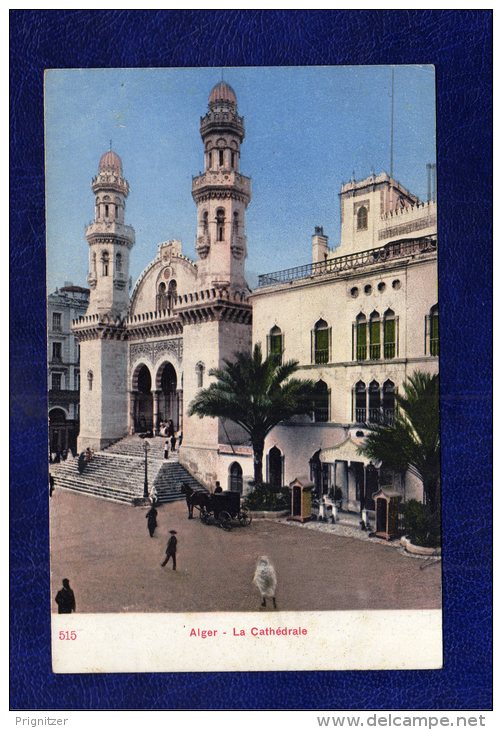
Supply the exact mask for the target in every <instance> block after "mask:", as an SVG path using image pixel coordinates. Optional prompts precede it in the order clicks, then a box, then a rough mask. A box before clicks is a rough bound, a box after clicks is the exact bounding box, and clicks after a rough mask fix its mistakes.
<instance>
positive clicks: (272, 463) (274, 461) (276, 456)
mask: <svg viewBox="0 0 502 730" xmlns="http://www.w3.org/2000/svg"><path fill="white" fill-rule="evenodd" d="M267 471H268V483H269V484H270V486H271V487H273V488H274V489H280V488H281V487H282V481H283V457H282V454H281V451H280V449H278V448H277V446H272V448H271V449H270V451H269V452H268V454H267Z"/></svg>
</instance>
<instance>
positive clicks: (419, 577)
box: [50, 489, 441, 613]
mask: <svg viewBox="0 0 502 730" xmlns="http://www.w3.org/2000/svg"><path fill="white" fill-rule="evenodd" d="M50 510H51V526H50V531H51V576H52V590H51V601H52V610H53V611H54V610H56V609H57V607H56V604H55V602H54V596H55V595H56V592H57V591H58V590H59V588H60V587H61V581H62V579H63V578H69V580H70V583H71V586H72V588H73V590H74V592H75V597H76V604H77V612H93V613H114V612H122V611H125V612H156V611H160V612H169V611H174V612H182V611H188V612H190V611H195V612H197V611H202V612H204V611H257V610H260V597H259V593H258V590H257V589H256V587H255V586H254V585H253V583H252V578H253V574H254V569H255V565H256V561H257V558H258V556H260V555H268V556H269V558H270V559H271V561H272V563H273V565H274V566H275V569H276V573H277V579H278V588H277V610H279V611H280V610H281V609H282V610H287V611H318V610H330V611H334V610H368V609H434V608H440V607H441V564H440V563H438V564H436V565H433V566H431V567H429V568H427V570H420V566H421V565H423V561H421V560H417V559H413V558H410V557H407V556H405V555H403V554H402V553H401V551H400V550H398V549H395V548H393V547H390V546H388V545H385V544H382V543H381V542H380V541H378V540H368V541H361V540H356V539H353V538H350V537H339V536H335V535H331V534H329V533H326V532H321V531H317V530H316V529H308V528H306V527H302V526H298V525H296V524H285V523H279V522H274V521H270V520H262V519H255V520H254V521H253V523H252V524H251V525H250V526H249V527H238V526H236V527H235V528H234V529H233V530H232V531H230V532H226V531H224V530H222V529H219V528H218V527H216V526H215V525H209V526H207V525H204V524H203V523H202V522H201V521H200V520H199V519H198V518H194V519H193V520H188V519H187V509H186V504H185V502H184V501H183V502H176V503H172V504H166V505H162V506H160V507H159V515H158V528H157V530H156V533H155V536H154V537H153V538H150V536H149V534H148V531H147V524H146V519H145V514H146V510H144V509H141V508H137V507H136V508H133V507H129V506H127V505H124V504H117V503H114V502H108V501H105V500H102V499H95V498H92V497H87V496H84V495H80V494H77V493H74V492H70V491H67V490H58V489H56V491H55V493H54V496H53V497H52V499H51V503H50ZM171 529H175V530H176V531H177V533H178V534H177V538H178V570H177V571H176V572H174V571H173V570H172V568H171V565H172V564H171V563H168V565H167V566H166V567H165V568H161V567H160V563H161V562H162V560H163V558H164V554H165V548H166V544H167V540H168V537H169V530H171ZM261 610H265V609H261ZM266 610H273V609H271V608H268V607H267V609H266Z"/></svg>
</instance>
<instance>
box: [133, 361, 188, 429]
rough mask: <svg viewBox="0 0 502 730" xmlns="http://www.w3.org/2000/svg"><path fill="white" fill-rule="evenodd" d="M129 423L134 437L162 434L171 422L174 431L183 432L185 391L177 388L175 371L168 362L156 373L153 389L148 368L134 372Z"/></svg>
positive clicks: (142, 365)
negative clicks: (163, 429)
mask: <svg viewBox="0 0 502 730" xmlns="http://www.w3.org/2000/svg"><path fill="white" fill-rule="evenodd" d="M129 397H130V400H129V406H130V423H131V428H132V429H133V431H134V432H135V433H141V432H145V431H153V433H156V434H157V433H159V429H160V424H161V423H164V422H167V421H169V420H172V422H173V425H174V430H175V431H178V430H181V429H182V413H183V390H182V389H179V388H178V378H177V375H176V370H175V369H174V367H173V365H172V364H171V363H170V362H165V363H163V364H162V365H161V367H160V368H159V369H158V370H157V375H156V377H155V382H154V387H153V388H152V374H151V372H150V369H149V368H148V366H147V365H145V364H140V365H138V366H137V368H136V369H135V371H134V375H133V379H132V390H131V391H130V394H129Z"/></svg>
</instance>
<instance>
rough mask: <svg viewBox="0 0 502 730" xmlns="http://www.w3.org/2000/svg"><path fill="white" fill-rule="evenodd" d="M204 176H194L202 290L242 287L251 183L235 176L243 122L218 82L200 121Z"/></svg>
mask: <svg viewBox="0 0 502 730" xmlns="http://www.w3.org/2000/svg"><path fill="white" fill-rule="evenodd" d="M200 133H201V137H202V141H203V143H204V173H203V174H202V175H199V176H197V177H194V178H193V182H192V196H193V199H194V200H195V203H196V204H197V244H196V248H197V254H198V257H199V261H198V263H197V267H198V272H199V283H200V286H201V287H211V286H227V287H230V289H232V290H242V289H243V288H247V285H246V279H245V276H244V259H245V258H246V255H247V251H246V235H245V230H246V228H245V214H246V208H247V206H248V205H249V201H250V200H251V180H250V178H248V177H245V176H244V175H241V174H240V172H239V167H240V154H241V143H242V141H243V139H244V120H243V118H242V117H240V116H239V114H238V112H237V97H236V95H235V92H234V90H233V89H232V87H231V86H229V84H227V83H226V82H224V81H220V82H219V83H218V84H216V86H215V87H214V88H213V89H212V91H211V93H210V94H209V108H208V111H207V114H206V115H205V116H204V117H201V120H200Z"/></svg>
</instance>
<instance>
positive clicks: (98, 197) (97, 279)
mask: <svg viewBox="0 0 502 730" xmlns="http://www.w3.org/2000/svg"><path fill="white" fill-rule="evenodd" d="M92 191H93V193H94V195H95V205H94V221H93V222H92V223H91V224H90V225H89V226H87V229H86V232H85V235H86V238H87V242H88V244H89V275H88V277H87V281H88V282H89V287H90V289H91V294H90V298H89V309H88V310H87V314H109V315H111V316H113V317H117V316H120V317H123V316H125V314H126V313H127V308H128V306H129V291H128V281H129V251H130V250H131V248H132V247H133V245H134V229H133V228H132V227H131V226H126V225H125V223H124V211H125V201H126V198H127V196H128V195H129V183H128V182H127V180H125V179H124V177H123V174H122V161H121V159H120V157H119V156H118V155H117V154H116V152H113V151H112V150H110V151H109V152H105V153H104V155H102V156H101V159H100V161H99V170H98V174H97V175H96V177H95V178H93V180H92Z"/></svg>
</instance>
